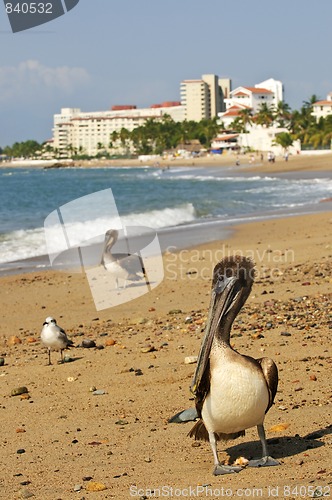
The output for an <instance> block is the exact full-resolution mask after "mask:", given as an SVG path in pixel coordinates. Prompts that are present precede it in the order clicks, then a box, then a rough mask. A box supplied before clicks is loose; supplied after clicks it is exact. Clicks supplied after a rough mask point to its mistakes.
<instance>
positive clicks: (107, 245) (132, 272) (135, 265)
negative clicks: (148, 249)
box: [101, 229, 146, 288]
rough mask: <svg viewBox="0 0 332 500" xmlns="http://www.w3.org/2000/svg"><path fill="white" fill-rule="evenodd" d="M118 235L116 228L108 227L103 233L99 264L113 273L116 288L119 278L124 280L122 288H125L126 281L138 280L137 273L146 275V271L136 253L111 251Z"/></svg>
mask: <svg viewBox="0 0 332 500" xmlns="http://www.w3.org/2000/svg"><path fill="white" fill-rule="evenodd" d="M118 235H119V233H118V231H117V230H116V229H109V230H108V231H107V232H106V233H105V241H104V248H103V253H102V258H101V265H102V266H104V268H105V269H106V270H107V271H109V272H111V273H112V274H113V276H114V277H115V280H116V287H117V288H119V279H121V280H124V288H126V285H127V281H140V280H141V279H142V276H140V275H139V273H140V274H142V275H143V276H144V277H146V271H145V268H144V263H143V259H142V257H141V256H139V255H136V254H132V255H130V254H125V253H114V254H113V253H112V248H113V246H114V245H115V243H116V242H117V239H118Z"/></svg>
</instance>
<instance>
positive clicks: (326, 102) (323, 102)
mask: <svg viewBox="0 0 332 500" xmlns="http://www.w3.org/2000/svg"><path fill="white" fill-rule="evenodd" d="M317 105H319V106H332V101H326V100H325V101H317V102H314V103H313V106H317Z"/></svg>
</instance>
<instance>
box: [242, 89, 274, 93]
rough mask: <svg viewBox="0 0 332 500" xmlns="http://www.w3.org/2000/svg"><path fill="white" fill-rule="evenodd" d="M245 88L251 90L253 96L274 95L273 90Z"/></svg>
mask: <svg viewBox="0 0 332 500" xmlns="http://www.w3.org/2000/svg"><path fill="white" fill-rule="evenodd" d="M243 88H245V89H247V90H250V92H252V93H253V94H273V92H271V90H267V89H261V88H259V87H243Z"/></svg>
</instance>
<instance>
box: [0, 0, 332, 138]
mask: <svg viewBox="0 0 332 500" xmlns="http://www.w3.org/2000/svg"><path fill="white" fill-rule="evenodd" d="M331 19H332V1H331V0H318V1H317V2H312V0H310V1H309V0H278V1H266V0H251V1H248V0H238V1H237V2H230V1H229V0H228V1H227V2H226V1H224V0H204V2H203V1H202V0H164V1H161V0H80V2H79V3H78V5H77V6H76V7H75V8H74V9H72V10H71V11H70V12H68V13H67V14H66V15H64V16H61V17H59V18H58V19H56V20H54V21H51V22H49V23H47V24H44V25H42V26H39V27H37V28H34V29H31V30H27V31H24V32H20V33H15V34H13V33H12V32H11V28H10V24H9V21H8V19H7V16H6V12H5V8H4V5H3V4H2V3H1V4H0V43H1V50H0V106H1V107H0V109H1V114H0V146H2V147H3V146H5V145H10V144H12V143H13V142H15V141H24V140H27V139H36V140H38V141H40V142H41V141H44V140H46V139H48V138H50V137H51V136H52V124H53V114H54V113H58V112H60V109H61V107H79V108H81V109H82V111H97V110H105V109H109V108H110V107H111V106H112V105H113V104H136V105H137V106H149V105H150V104H153V103H158V102H162V101H165V100H179V98H180V97H179V86H180V82H181V80H184V79H188V78H200V77H201V75H202V74H204V73H215V74H218V75H219V76H221V77H229V78H231V79H232V82H233V88H235V87H237V86H238V85H248V86H250V85H254V84H255V83H258V82H260V81H262V80H265V79H267V78H275V79H278V80H281V81H282V82H283V83H284V86H285V101H286V102H288V104H289V105H290V106H291V107H292V108H293V109H298V108H300V106H301V105H302V102H303V101H304V100H307V99H309V98H310V96H311V95H313V94H316V95H317V96H318V97H319V98H324V99H325V98H326V94H327V93H328V92H330V91H332V64H331V41H332V30H331Z"/></svg>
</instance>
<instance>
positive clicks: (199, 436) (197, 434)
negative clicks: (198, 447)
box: [188, 419, 245, 441]
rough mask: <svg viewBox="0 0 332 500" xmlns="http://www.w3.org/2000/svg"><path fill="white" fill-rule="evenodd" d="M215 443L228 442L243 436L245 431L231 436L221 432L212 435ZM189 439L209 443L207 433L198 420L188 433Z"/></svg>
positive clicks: (201, 422) (201, 421)
mask: <svg viewBox="0 0 332 500" xmlns="http://www.w3.org/2000/svg"><path fill="white" fill-rule="evenodd" d="M214 435H215V437H216V440H217V441H229V440H230V439H236V438H238V437H240V436H244V435H245V431H239V432H233V433H232V434H223V433H222V432H215V433H214ZM188 436H189V437H192V438H194V439H195V440H196V441H209V433H208V431H207V429H206V427H205V425H204V422H203V420H202V419H200V420H199V421H198V422H196V424H195V425H194V427H193V428H192V429H191V430H190V431H189V433H188Z"/></svg>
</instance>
